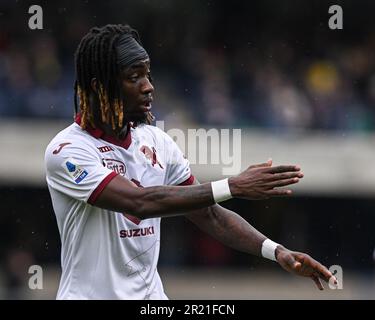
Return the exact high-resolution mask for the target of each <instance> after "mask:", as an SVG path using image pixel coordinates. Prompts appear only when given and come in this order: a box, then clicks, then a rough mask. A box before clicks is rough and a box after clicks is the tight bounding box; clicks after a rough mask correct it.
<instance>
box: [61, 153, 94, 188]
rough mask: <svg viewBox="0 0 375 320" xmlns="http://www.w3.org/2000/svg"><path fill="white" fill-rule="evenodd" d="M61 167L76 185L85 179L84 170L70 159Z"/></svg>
mask: <svg viewBox="0 0 375 320" xmlns="http://www.w3.org/2000/svg"><path fill="white" fill-rule="evenodd" d="M62 167H63V168H64V169H65V171H66V172H67V173H68V175H69V176H70V177H71V178H72V179H73V180H74V182H75V183H77V184H78V183H80V182H81V181H82V180H83V179H85V178H86V177H87V175H88V172H87V171H86V169H85V168H82V167H81V166H79V165H77V164H76V163H75V161H74V160H73V159H72V158H69V159H67V160H65V161H64V162H63V164H62Z"/></svg>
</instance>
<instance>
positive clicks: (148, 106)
mask: <svg viewBox="0 0 375 320" xmlns="http://www.w3.org/2000/svg"><path fill="white" fill-rule="evenodd" d="M151 102H152V99H149V100H145V101H143V103H142V105H141V108H142V111H143V112H148V111H150V110H151V108H152V105H151Z"/></svg>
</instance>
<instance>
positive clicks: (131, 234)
mask: <svg viewBox="0 0 375 320" xmlns="http://www.w3.org/2000/svg"><path fill="white" fill-rule="evenodd" d="M154 234H155V230H154V227H153V226H152V227H146V228H139V229H131V230H120V238H137V237H145V236H151V235H154Z"/></svg>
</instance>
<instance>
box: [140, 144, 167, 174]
mask: <svg viewBox="0 0 375 320" xmlns="http://www.w3.org/2000/svg"><path fill="white" fill-rule="evenodd" d="M139 150H140V151H141V152H142V153H143V154H144V155H145V156H146V158H147V159H148V160H150V161H151V164H152V166H154V165H156V164H158V165H159V167H160V168H161V169H164V168H163V166H162V165H161V163H160V162H159V160H158V158H157V156H156V149H155V148H154V147H152V148H150V147H148V146H142V147H141V148H140V149H139Z"/></svg>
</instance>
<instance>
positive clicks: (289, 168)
mask: <svg viewBox="0 0 375 320" xmlns="http://www.w3.org/2000/svg"><path fill="white" fill-rule="evenodd" d="M300 170H301V168H300V167H299V166H277V167H271V168H268V169H265V172H268V173H281V172H294V171H300Z"/></svg>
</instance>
